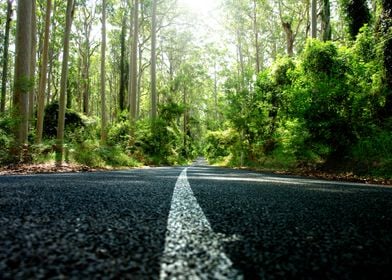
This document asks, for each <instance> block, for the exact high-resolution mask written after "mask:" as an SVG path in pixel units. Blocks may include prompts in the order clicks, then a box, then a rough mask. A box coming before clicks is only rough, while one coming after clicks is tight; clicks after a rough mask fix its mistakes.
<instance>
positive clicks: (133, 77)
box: [129, 0, 139, 123]
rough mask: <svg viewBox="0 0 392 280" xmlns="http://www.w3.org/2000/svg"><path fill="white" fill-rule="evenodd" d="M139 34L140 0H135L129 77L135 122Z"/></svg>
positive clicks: (131, 118) (131, 110)
mask: <svg viewBox="0 0 392 280" xmlns="http://www.w3.org/2000/svg"><path fill="white" fill-rule="evenodd" d="M138 36H139V0H135V2H134V7H133V38H132V49H131V64H130V77H129V95H130V104H129V105H130V106H129V107H130V110H129V118H130V120H131V123H133V122H134V121H135V120H136V103H137V75H138V73H137V69H138V68H137V64H138V61H137V52H138Z"/></svg>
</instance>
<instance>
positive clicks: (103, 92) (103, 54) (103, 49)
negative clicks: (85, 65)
mask: <svg viewBox="0 0 392 280" xmlns="http://www.w3.org/2000/svg"><path fill="white" fill-rule="evenodd" d="M105 63H106V0H102V43H101V143H102V144H103V145H106V140H107V116H106V71H105Z"/></svg>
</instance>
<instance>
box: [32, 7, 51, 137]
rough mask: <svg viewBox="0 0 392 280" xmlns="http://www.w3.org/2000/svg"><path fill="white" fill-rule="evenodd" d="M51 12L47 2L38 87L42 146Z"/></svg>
mask: <svg viewBox="0 0 392 280" xmlns="http://www.w3.org/2000/svg"><path fill="white" fill-rule="evenodd" d="M51 10H52V0H47V2H46V13H45V32H44V42H43V50H42V58H41V68H40V75H39V87H38V106H37V133H36V143H37V144H40V143H41V141H42V131H43V123H44V110H45V90H46V81H47V75H48V73H47V70H48V49H49V36H50V34H49V33H50V18H51V17H50V15H51Z"/></svg>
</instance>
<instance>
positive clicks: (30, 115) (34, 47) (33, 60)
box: [28, 0, 37, 122]
mask: <svg viewBox="0 0 392 280" xmlns="http://www.w3.org/2000/svg"><path fill="white" fill-rule="evenodd" d="M31 4H32V10H31V59H30V72H31V73H30V77H31V89H30V92H29V109H28V118H29V121H30V122H31V121H32V120H33V115H34V99H35V67H36V64H37V16H36V0H31Z"/></svg>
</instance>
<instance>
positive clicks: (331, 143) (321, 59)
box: [293, 40, 354, 158]
mask: <svg viewBox="0 0 392 280" xmlns="http://www.w3.org/2000/svg"><path fill="white" fill-rule="evenodd" d="M298 71H299V72H298V73H297V74H298V78H297V80H296V83H295V87H294V88H293V90H294V98H298V100H297V101H296V102H294V104H295V105H297V104H299V103H302V104H301V105H300V106H298V107H297V106H296V108H294V109H293V111H295V110H296V111H297V116H298V117H299V118H301V119H303V120H304V124H305V128H306V129H307V131H308V132H309V135H310V137H309V139H308V140H307V143H306V142H305V144H306V145H308V146H310V147H312V146H313V150H314V149H315V147H318V150H319V153H320V156H323V157H327V158H328V157H329V156H332V157H333V156H337V155H339V154H340V153H342V152H344V151H345V150H346V149H347V148H348V147H349V146H350V145H351V144H352V143H353V141H354V134H353V125H352V119H351V116H352V104H351V101H352V98H351V97H352V96H351V93H352V92H351V90H352V89H351V88H350V84H349V81H348V79H349V78H348V76H347V73H350V71H351V69H350V58H349V56H347V54H346V53H344V52H341V51H338V49H337V48H336V47H335V46H334V45H333V44H332V43H330V42H327V43H323V42H319V41H315V40H312V41H309V42H308V44H307V45H306V48H305V50H304V53H303V56H302V60H301V63H300V64H299V70H298Z"/></svg>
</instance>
